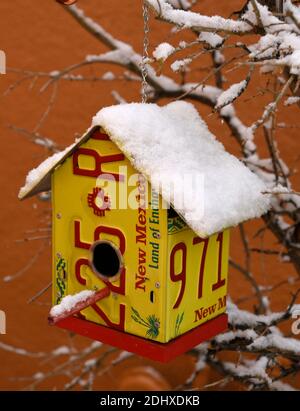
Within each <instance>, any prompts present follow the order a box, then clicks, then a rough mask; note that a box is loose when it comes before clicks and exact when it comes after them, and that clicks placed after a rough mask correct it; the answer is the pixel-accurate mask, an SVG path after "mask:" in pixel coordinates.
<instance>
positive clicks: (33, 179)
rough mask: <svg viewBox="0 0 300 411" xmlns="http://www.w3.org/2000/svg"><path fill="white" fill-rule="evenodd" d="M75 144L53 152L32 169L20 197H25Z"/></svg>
mask: <svg viewBox="0 0 300 411" xmlns="http://www.w3.org/2000/svg"><path fill="white" fill-rule="evenodd" d="M74 146H75V144H72V145H70V146H69V147H67V148H66V149H65V150H63V151H60V152H59V153H55V154H53V155H52V156H51V157H48V158H47V159H46V160H45V161H43V162H42V163H41V164H40V165H39V166H38V167H37V168H34V169H33V170H31V171H30V172H29V173H28V175H27V177H26V180H25V184H24V186H23V187H22V188H21V189H20V191H19V198H23V197H25V196H26V194H27V193H28V192H29V191H30V190H31V189H32V188H33V187H35V186H36V185H37V184H38V183H39V182H40V181H41V180H42V179H43V178H44V176H45V175H46V174H47V173H48V172H49V171H50V170H51V169H52V168H53V167H54V166H55V165H56V164H58V163H59V162H60V161H61V159H62V158H63V157H64V156H65V155H66V154H68V152H69V151H70V150H72V148H73V147H74Z"/></svg>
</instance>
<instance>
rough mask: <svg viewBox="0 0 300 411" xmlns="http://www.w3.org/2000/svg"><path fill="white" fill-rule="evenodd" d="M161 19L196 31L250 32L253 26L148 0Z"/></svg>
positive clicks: (163, 2)
mask: <svg viewBox="0 0 300 411" xmlns="http://www.w3.org/2000/svg"><path fill="white" fill-rule="evenodd" d="M146 3H148V5H149V6H151V8H152V9H153V10H154V11H155V13H156V15H157V17H158V18H159V19H160V20H164V21H166V22H168V23H171V24H175V25H176V26H179V27H180V28H189V29H192V30H195V31H198V32H200V31H208V32H213V33H215V32H221V33H235V34H248V33H251V32H252V26H251V25H250V24H248V23H247V22H245V21H237V20H232V19H224V18H223V17H220V16H213V17H208V16H203V15H201V14H199V13H194V12H192V11H186V10H176V9H174V8H173V7H172V6H171V5H170V4H169V3H168V2H167V1H166V0H146Z"/></svg>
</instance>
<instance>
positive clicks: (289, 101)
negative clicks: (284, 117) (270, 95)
mask: <svg viewBox="0 0 300 411" xmlns="http://www.w3.org/2000/svg"><path fill="white" fill-rule="evenodd" d="M298 103H300V97H288V98H287V99H286V100H285V102H284V105H285V106H291V105H292V104H298Z"/></svg>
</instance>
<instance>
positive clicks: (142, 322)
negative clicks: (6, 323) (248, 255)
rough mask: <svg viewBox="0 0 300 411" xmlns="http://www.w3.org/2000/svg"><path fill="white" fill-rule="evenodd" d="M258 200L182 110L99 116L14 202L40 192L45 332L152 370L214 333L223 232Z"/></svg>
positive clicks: (118, 110)
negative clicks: (45, 209)
mask: <svg viewBox="0 0 300 411" xmlns="http://www.w3.org/2000/svg"><path fill="white" fill-rule="evenodd" d="M264 188H265V187H264V184H263V183H262V182H261V181H260V180H259V179H258V178H257V177H256V176H255V175H254V174H253V173H251V171H250V170H249V169H248V168H246V167H245V166H244V165H243V164H242V163H241V162H240V161H239V160H238V159H236V158H235V157H233V156H232V155H230V154H229V153H227V152H226V151H225V149H224V147H223V146H222V144H221V143H219V142H218V141H217V140H216V139H215V137H214V136H213V135H212V134H211V133H210V132H209V130H208V128H207V126H206V124H205V123H204V122H203V121H202V119H201V118H200V116H199V115H198V113H197V111H196V110H195V108H194V107H193V106H192V105H191V104H188V103H184V102H175V103H171V104H169V105H167V106H165V107H159V106H157V105H154V104H128V105H120V106H112V107H108V108H105V109H102V110H101V111H100V112H99V113H98V114H97V115H96V116H95V117H94V119H93V124H92V127H91V128H90V129H89V130H88V131H87V132H86V133H85V134H84V135H83V137H82V138H80V139H79V140H78V141H77V142H76V143H74V144H73V145H72V146H70V147H68V148H67V149H66V150H64V151H63V152H61V153H57V154H55V155H54V156H52V157H50V158H49V159H47V160H46V161H45V162H44V163H42V164H41V165H40V166H39V167H38V168H37V169H34V170H33V171H31V172H30V173H29V175H28V177H27V180H26V184H25V186H24V187H23V188H22V189H21V191H20V195H19V196H20V198H26V197H29V196H32V195H34V194H36V193H39V192H41V191H46V190H50V189H51V190H52V203H53V261H52V264H53V305H54V306H55V308H56V310H57V313H59V312H61V311H63V312H65V311H66V310H67V313H69V314H70V315H68V316H67V317H65V316H64V317H63V318H61V317H59V318H60V320H59V321H57V325H58V326H60V327H62V328H66V329H69V330H71V331H73V332H76V333H79V334H81V335H85V336H88V337H90V338H93V339H96V340H100V341H102V342H104V343H108V344H111V345H113V346H117V347H119V348H122V349H125V350H127V351H131V352H135V353H138V354H140V355H143V356H145V357H149V358H152V359H155V360H159V361H168V360H170V359H171V358H174V357H175V356H177V355H179V354H181V353H183V352H185V351H187V350H188V349H191V348H192V347H193V346H195V345H197V344H199V343H200V342H202V341H204V340H207V339H209V338H211V337H213V336H215V335H216V334H218V333H220V332H222V331H224V330H225V329H226V327H227V316H226V295H227V286H228V259H229V228H230V227H232V226H234V225H236V224H238V223H240V222H241V221H244V220H246V219H249V218H253V217H257V216H259V215H261V214H262V213H263V212H265V211H266V210H267V208H268V205H269V202H268V201H269V200H268V199H267V197H266V196H265V195H263V194H262V191H263V190H264ZM89 293H90V294H89ZM97 293H98V294H97ZM99 293H100V294H101V293H102V294H101V299H100V297H99V299H98V300H97V298H98V297H97V298H96V297H94V296H95V295H96V296H98V295H100V294H99ZM66 297H69V299H68V298H66ZM72 298H73V300H74V299H75V300H74V301H75V303H74V304H75V306H76V307H77V310H75V311H76V312H75V311H74V310H73V311H72V307H71V306H70V304H71V303H72V301H71V300H72ZM74 301H73V302H74ZM86 301H88V303H86ZM64 302H65V303H64ZM68 304H69V309H68ZM74 304H73V306H74ZM78 304H79V305H78ZM71 305H72V304H71ZM60 307H63V308H64V309H63V310H61V311H60ZM78 307H79V308H78ZM71 314H73V315H71Z"/></svg>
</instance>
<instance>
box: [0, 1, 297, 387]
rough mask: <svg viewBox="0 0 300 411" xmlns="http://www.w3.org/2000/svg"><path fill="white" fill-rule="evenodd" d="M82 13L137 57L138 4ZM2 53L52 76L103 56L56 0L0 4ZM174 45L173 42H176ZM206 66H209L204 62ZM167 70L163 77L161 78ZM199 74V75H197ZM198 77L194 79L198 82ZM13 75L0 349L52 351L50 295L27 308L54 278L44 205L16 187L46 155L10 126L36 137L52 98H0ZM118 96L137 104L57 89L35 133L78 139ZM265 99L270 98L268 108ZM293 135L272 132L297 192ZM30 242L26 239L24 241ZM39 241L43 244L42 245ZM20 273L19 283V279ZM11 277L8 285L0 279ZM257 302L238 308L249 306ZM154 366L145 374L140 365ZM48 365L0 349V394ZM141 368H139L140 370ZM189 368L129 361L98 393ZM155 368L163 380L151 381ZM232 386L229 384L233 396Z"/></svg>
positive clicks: (24, 90)
mask: <svg viewBox="0 0 300 411" xmlns="http://www.w3.org/2000/svg"><path fill="white" fill-rule="evenodd" d="M199 3H200V5H199V7H198V8H199V10H201V11H202V12H203V13H208V14H222V15H224V16H229V14H230V13H231V12H232V11H233V10H239V9H240V8H241V6H242V5H243V3H244V1H243V0H231V1H230V2H228V1H226V0H220V1H218V2H212V1H211V0H202V1H201V2H199ZM79 5H80V6H82V7H83V8H84V10H85V11H86V12H87V14H90V15H91V16H93V17H94V18H95V19H96V20H97V21H98V22H100V23H101V24H102V25H103V26H104V28H106V29H107V30H109V31H111V33H112V34H113V35H115V36H116V37H118V38H119V39H121V40H123V41H126V42H130V43H131V44H132V45H133V46H134V48H135V49H136V50H137V51H139V52H141V44H142V19H141V1H139V0H122V1H120V0H110V1H109V2H107V1H104V0H81V1H79ZM151 27H152V31H151V44H152V45H155V44H158V43H159V42H162V41H165V40H168V39H169V37H170V34H169V29H170V27H168V26H167V25H164V24H159V23H157V22H154V21H152V22H151ZM0 33H1V36H0V49H2V50H4V51H5V52H6V54H7V64H8V67H9V68H20V69H24V70H36V71H52V70H56V69H62V68H64V67H66V66H68V65H71V64H74V63H77V62H79V61H82V60H83V59H84V58H85V56H86V55H87V54H97V53H101V52H103V51H105V48H104V46H102V45H101V44H99V43H98V42H97V41H96V40H95V39H94V38H93V37H91V36H90V35H89V34H88V33H86V32H85V31H84V30H82V29H81V28H80V26H79V25H78V24H77V23H76V22H75V21H74V20H73V19H72V18H71V17H70V16H69V15H68V14H67V13H66V12H65V11H64V10H63V8H62V7H61V6H60V5H58V4H57V3H55V1H54V0H43V1H40V0H13V1H1V3H0ZM176 38H177V37H175V39H176ZM207 62H208V60H207ZM112 69H113V70H114V71H115V72H117V73H119V74H121V73H122V70H120V69H119V68H116V69H115V68H114V67H109V66H107V65H103V66H100V65H97V66H91V67H89V68H88V69H85V70H84V71H81V72H84V73H86V74H87V75H90V76H91V75H99V74H103V73H105V72H107V71H108V70H112ZM166 72H168V71H167V70H166ZM199 73H200V74H199ZM199 75H200V76H201V77H202V76H203V75H204V74H203V73H201V72H199V71H198V72H195V73H192V74H191V76H190V79H191V80H193V79H194V80H195V79H198V80H199ZM242 75H243V72H242V71H235V72H233V73H232V72H229V73H226V76H227V77H228V78H229V80H230V79H237V78H238V77H239V76H242ZM201 77H200V78H201ZM18 78H20V76H17V75H16V74H14V73H11V72H9V73H8V74H7V75H6V76H1V77H0V96H2V97H1V100H0V138H1V162H0V168H1V169H0V170H1V171H0V187H1V214H0V241H1V253H0V261H1V264H0V267H1V269H0V309H2V310H4V311H5V312H6V315H7V335H5V336H2V335H0V342H2V343H7V344H11V345H13V346H15V347H22V348H24V349H27V350H28V351H31V352H37V351H49V350H51V349H54V348H55V347H57V346H59V345H63V344H66V343H68V341H69V337H68V336H67V334H66V333H65V332H64V331H62V330H58V329H55V328H49V327H48V325H47V321H46V318H47V314H48V310H49V307H50V304H49V301H50V293H49V292H48V293H46V294H45V295H43V296H42V297H41V298H40V299H39V300H38V302H36V303H33V304H27V301H28V299H29V298H30V297H32V296H33V295H34V294H36V293H37V292H38V291H39V290H40V289H41V288H43V287H44V286H46V285H47V284H48V283H49V281H50V279H51V267H50V240H49V238H47V237H48V236H49V235H50V203H49V202H42V201H40V200H38V199H37V198H34V199H31V200H29V201H25V202H22V203H20V202H19V201H18V200H17V193H18V190H19V187H20V186H21V185H22V184H23V181H24V177H25V175H26V174H27V172H28V170H29V169H31V168H32V167H34V166H35V165H37V164H38V163H39V162H40V161H41V160H43V159H44V158H45V157H46V156H47V155H48V153H47V150H46V149H44V148H42V147H39V146H37V145H35V144H33V143H32V142H30V141H29V139H28V138H27V137H26V136H23V135H20V134H19V133H16V132H15V131H13V130H12V129H11V128H10V125H15V126H18V127H23V128H25V129H28V130H32V129H34V127H35V125H36V124H37V122H38V120H39V119H40V117H41V115H42V114H43V112H44V111H45V109H46V107H47V105H48V101H49V97H50V90H48V91H46V92H45V93H42V94H41V93H39V89H40V86H41V85H42V82H41V81H40V80H38V81H37V83H35V84H34V86H33V87H30V82H28V81H27V82H26V81H25V82H23V83H22V84H20V85H19V86H18V87H16V88H15V89H14V90H11V92H10V93H9V94H8V95H5V96H3V95H2V94H3V93H4V92H5V91H6V90H7V88H8V87H9V85H11V84H12V83H14V82H15V81H16V80H17V79H18ZM263 81H264V79H261V78H259V77H257V78H256V80H255V82H254V83H253V85H252V88H251V89H250V91H249V93H248V97H243V98H242V99H241V101H240V103H239V104H238V111H239V114H241V116H242V118H243V119H244V121H245V122H246V123H247V124H250V123H251V121H253V120H254V119H255V118H257V116H258V113H259V112H260V111H261V109H262V107H261V106H260V105H259V104H258V102H257V101H258V99H257V98H251V97H253V96H254V95H256V94H257V93H258V91H259V87H260V85H261V84H262V83H263ZM113 89H114V90H118V91H119V92H120V94H121V95H122V96H123V97H124V98H126V99H127V100H128V101H139V85H138V84H135V83H127V82H125V81H120V80H118V81H113V82H111V81H101V82H94V83H86V82H83V83H79V82H72V83H70V82H64V81H61V82H60V84H59V88H58V96H57V100H56V102H55V105H54V107H53V109H52V111H51V113H50V115H49V116H48V118H47V120H46V122H45V124H44V125H43V127H42V128H41V130H40V132H41V134H42V135H44V136H47V137H49V138H53V139H54V140H55V141H56V142H57V143H59V144H60V145H61V146H65V145H67V144H70V143H71V142H73V139H74V136H76V135H78V133H79V134H81V133H82V132H83V131H85V129H86V128H87V127H88V126H89V125H90V121H91V117H92V116H93V115H94V114H95V113H96V112H97V111H98V110H99V109H100V108H102V107H104V106H106V105H111V104H115V100H114V98H113V97H112V95H111V90H113ZM266 101H268V100H266ZM199 111H200V113H201V115H202V116H203V117H204V118H205V120H206V121H207V122H208V123H209V126H210V128H211V129H212V130H213V131H214V132H215V133H216V135H217V136H218V138H219V139H221V140H222V142H223V143H224V144H225V146H226V148H227V149H228V150H230V151H231V152H233V153H235V154H237V155H238V154H239V151H238V148H237V145H236V143H235V141H234V139H233V138H232V137H231V136H230V133H229V132H228V130H227V128H226V127H225V126H223V125H222V124H221V123H220V122H219V121H217V117H216V115H211V114H210V110H208V109H207V108H205V107H203V106H199ZM281 116H282V119H283V120H284V121H285V122H286V123H287V124H291V123H297V120H298V115H297V111H293V110H289V111H287V110H284V111H283V113H282V115H281ZM297 135H298V130H297V128H292V129H284V130H283V131H282V132H280V133H279V136H278V137H279V142H280V149H281V153H282V156H283V158H284V159H285V160H286V161H288V162H289V163H290V164H291V165H292V167H293V168H295V170H294V176H293V180H294V182H295V183H296V189H297V188H298V191H299V184H298V183H299V179H298V174H297V170H296V168H297V166H298V164H299V140H297ZM258 141H259V143H260V147H261V150H262V152H264V150H265V149H264V142H263V138H262V136H260V137H259V139H258ZM261 225H262V223H261V222H260V221H259V220H258V221H254V222H251V223H248V224H247V228H248V229H249V232H250V234H251V235H253V234H254V233H255V232H256V230H257V229H258V228H259V227H261ZM32 237H34V238H36V237H38V238H37V239H34V240H29V239H30V238H32ZM45 237H46V238H45ZM238 238H239V234H238V230H237V229H235V230H233V241H232V247H231V256H232V258H233V259H234V260H235V261H239V262H243V254H242V248H241V245H240V242H239V241H238ZM264 244H265V245H268V246H270V247H273V248H274V247H275V248H276V242H275V239H274V238H273V237H272V236H271V235H269V234H267V235H266V236H265V238H264ZM251 245H252V246H261V242H260V240H259V239H256V240H254V239H251ZM253 272H255V273H256V275H257V276H258V277H259V282H260V284H262V285H270V284H274V283H277V282H278V281H280V280H281V279H283V278H286V276H288V275H290V276H295V273H294V271H293V269H292V267H290V266H289V265H287V264H280V263H279V261H278V259H277V257H269V256H267V257H262V256H261V255H257V256H256V258H255V262H254V265H253ZM16 274H17V275H16ZM9 275H16V277H15V278H14V280H13V281H10V282H5V281H3V279H4V278H5V277H6V276H9ZM292 289H295V286H286V285H285V286H282V287H281V288H278V289H277V290H276V291H275V292H273V293H272V308H273V309H274V310H282V309H284V308H285V306H286V305H287V303H288V302H289V299H290V292H291V290H292ZM230 293H231V296H232V297H233V299H235V300H237V299H239V298H242V297H245V296H251V289H250V288H249V286H248V284H247V283H246V282H245V280H244V279H243V278H242V277H241V276H240V274H238V273H236V272H234V270H231V272H230ZM254 303H255V300H254V299H251V298H250V299H249V300H247V301H246V302H245V303H243V304H241V306H244V307H247V306H248V307H251V306H252V305H253V304H254ZM73 340H74V343H75V344H76V346H78V347H83V346H85V345H86V343H87V341H86V340H84V339H82V338H80V337H75V338H73ZM146 365H147V366H149V367H151V368H145V366H146ZM49 366H50V365H49V364H46V365H45V364H43V363H42V362H41V361H40V360H38V359H34V358H28V357H26V356H20V355H19V356H17V355H16V354H13V353H9V352H6V351H2V350H0V389H2V390H4V389H21V388H23V387H26V386H27V384H28V381H27V380H26V377H28V376H30V375H32V374H34V373H36V372H37V371H39V370H45V369H47V367H49ZM141 367H142V368H141ZM192 367H193V360H192V359H191V358H190V357H188V356H182V357H181V358H178V359H176V360H175V361H173V362H171V363H170V364H167V365H163V366H162V365H159V364H156V363H152V362H150V361H144V360H142V359H140V358H136V357H135V358H132V359H130V360H129V361H127V362H126V363H125V364H124V365H122V366H119V367H116V368H115V369H113V370H112V371H110V372H109V373H106V374H105V375H104V376H103V377H101V378H99V380H98V381H97V388H98V389H100V390H102V389H109V388H110V389H120V388H123V389H137V388H144V389H159V388H170V387H172V388H174V387H176V386H178V385H180V384H182V383H183V382H184V381H185V379H186V378H187V376H188V375H189V373H190V372H191V370H192ZM153 370H157V371H159V372H160V375H161V376H160V377H155V376H154V374H153ZM220 378H221V377H220V376H218V375H217V374H216V373H214V372H211V371H209V372H203V373H202V374H201V375H200V377H199V378H198V379H197V381H196V384H195V386H196V387H202V386H203V385H204V384H207V383H210V382H213V381H215V380H216V379H220ZM62 382H63V379H56V378H52V379H49V380H47V382H46V383H45V384H43V385H42V386H41V387H40V388H46V389H53V388H59V387H61V383H62ZM233 387H235V388H238V385H231V388H233Z"/></svg>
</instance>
